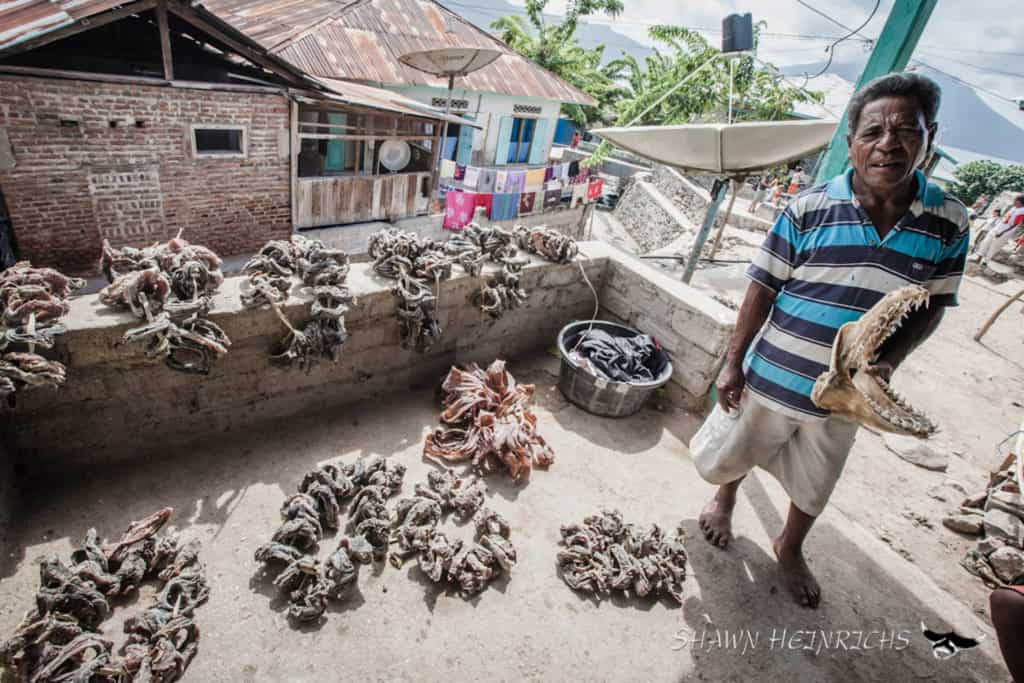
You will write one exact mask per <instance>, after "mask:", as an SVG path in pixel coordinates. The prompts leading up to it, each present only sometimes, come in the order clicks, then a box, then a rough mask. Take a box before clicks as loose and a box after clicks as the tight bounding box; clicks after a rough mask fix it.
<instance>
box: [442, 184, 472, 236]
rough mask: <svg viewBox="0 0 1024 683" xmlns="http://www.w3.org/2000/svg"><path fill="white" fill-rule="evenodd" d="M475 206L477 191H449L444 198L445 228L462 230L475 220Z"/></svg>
mask: <svg viewBox="0 0 1024 683" xmlns="http://www.w3.org/2000/svg"><path fill="white" fill-rule="evenodd" d="M475 206H476V193H475V192H449V193H448V195H447V196H446V197H445V199H444V223H443V227H444V229H445V230H462V229H463V228H464V227H466V223H469V222H470V221H471V220H473V208H474V207H475Z"/></svg>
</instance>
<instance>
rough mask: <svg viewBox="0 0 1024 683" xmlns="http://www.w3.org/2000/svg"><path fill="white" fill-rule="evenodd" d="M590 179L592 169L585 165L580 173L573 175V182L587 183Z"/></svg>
mask: <svg viewBox="0 0 1024 683" xmlns="http://www.w3.org/2000/svg"><path fill="white" fill-rule="evenodd" d="M589 180H590V169H589V168H586V167H584V168H581V169H580V172H579V173H577V174H576V175H575V176H573V179H572V182H573V183H583V184H586V183H587V182H589Z"/></svg>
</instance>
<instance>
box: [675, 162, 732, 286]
mask: <svg viewBox="0 0 1024 683" xmlns="http://www.w3.org/2000/svg"><path fill="white" fill-rule="evenodd" d="M728 186H729V184H728V182H726V181H724V180H722V179H720V178H716V179H715V184H714V185H712V186H711V202H710V203H709V204H708V210H707V212H706V213H705V214H704V223H703V224H702V225H701V226H700V231H699V232H698V233H697V238H696V239H695V240H694V242H693V249H691V250H690V257H689V258H688V259H687V261H686V270H684V271H683V282H685V283H687V284H689V283H690V279H691V278H692V277H693V271H695V270H696V269H697V261H698V260H699V259H700V252H701V250H702V249H703V248H704V243H705V242H707V241H708V234H709V233H710V232H711V225H712V224H713V223H714V222H715V214H717V213H718V207H719V206H720V205H721V203H722V200H723V199H725V190H726V188H727V187H728Z"/></svg>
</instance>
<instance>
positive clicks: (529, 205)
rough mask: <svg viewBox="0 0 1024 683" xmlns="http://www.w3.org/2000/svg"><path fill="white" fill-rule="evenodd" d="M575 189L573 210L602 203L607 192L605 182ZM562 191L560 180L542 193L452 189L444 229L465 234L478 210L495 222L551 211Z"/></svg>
mask: <svg viewBox="0 0 1024 683" xmlns="http://www.w3.org/2000/svg"><path fill="white" fill-rule="evenodd" d="M571 187H572V194H571V197H570V199H569V208H570V209H572V208H575V207H576V206H578V205H579V204H588V203H590V202H593V201H596V200H597V199H599V198H600V197H601V193H602V191H603V189H604V180H602V179H601V178H590V179H585V180H584V181H582V182H575V183H573V184H572V185H571ZM562 190H563V184H562V183H561V182H560V181H557V180H554V181H549V182H548V183H545V184H544V185H543V186H542V187H541V188H539V189H536V190H533V191H530V190H527V191H524V192H473V191H469V190H460V189H458V188H454V187H453V188H448V191H447V192H446V193H445V195H444V197H445V204H444V223H443V226H444V228H445V229H447V230H462V229H463V228H464V227H465V226H466V224H468V223H469V222H471V221H472V220H473V216H474V214H475V213H476V211H477V209H478V208H480V209H482V210H483V212H484V213H485V214H486V215H487V217H488V218H489V219H490V220H492V221H505V220H512V219H515V218H517V217H519V216H525V215H529V214H532V213H538V212H543V211H548V210H550V209H554V208H557V207H558V205H559V204H561V202H562Z"/></svg>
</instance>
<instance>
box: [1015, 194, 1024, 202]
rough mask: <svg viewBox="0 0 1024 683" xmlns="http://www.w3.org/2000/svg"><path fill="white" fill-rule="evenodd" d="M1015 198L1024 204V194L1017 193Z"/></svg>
mask: <svg viewBox="0 0 1024 683" xmlns="http://www.w3.org/2000/svg"><path fill="white" fill-rule="evenodd" d="M1015 199H1016V200H1017V201H1018V202H1020V203H1021V204H1024V194H1019V195H1017V196H1016V197H1015Z"/></svg>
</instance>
